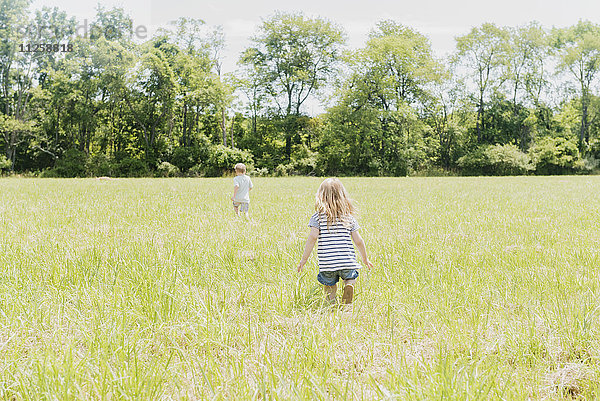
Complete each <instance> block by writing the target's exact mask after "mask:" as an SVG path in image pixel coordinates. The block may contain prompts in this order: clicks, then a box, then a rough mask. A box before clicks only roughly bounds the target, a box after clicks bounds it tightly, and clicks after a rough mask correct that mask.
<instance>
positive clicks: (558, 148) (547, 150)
mask: <svg viewBox="0 0 600 401" xmlns="http://www.w3.org/2000/svg"><path fill="white" fill-rule="evenodd" d="M529 154H530V156H531V159H532V160H533V162H534V163H535V172H536V173H537V174H572V173H574V172H576V169H577V166H578V162H579V160H580V154H579V149H578V148H577V143H576V142H575V141H574V140H568V139H565V138H560V137H559V138H551V137H546V138H543V139H541V140H540V141H538V142H537V143H536V144H535V145H534V146H533V147H532V148H531V149H530V150H529Z"/></svg>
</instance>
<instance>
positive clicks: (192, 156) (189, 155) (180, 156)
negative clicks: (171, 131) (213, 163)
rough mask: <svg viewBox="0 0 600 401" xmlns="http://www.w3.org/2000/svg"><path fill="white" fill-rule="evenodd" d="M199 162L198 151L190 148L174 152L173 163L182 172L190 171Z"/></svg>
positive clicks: (181, 148)
mask: <svg viewBox="0 0 600 401" xmlns="http://www.w3.org/2000/svg"><path fill="white" fill-rule="evenodd" d="M197 160H198V149H197V148H193V147H189V148H184V147H178V148H176V149H175V150H174V151H173V154H172V155H171V163H172V165H173V166H176V167H177V168H178V169H179V170H180V171H183V172H185V171H188V170H189V169H190V168H192V167H193V166H194V165H195V164H196V163H197Z"/></svg>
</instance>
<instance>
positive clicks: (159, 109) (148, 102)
mask: <svg viewBox="0 0 600 401" xmlns="http://www.w3.org/2000/svg"><path fill="white" fill-rule="evenodd" d="M175 93H176V82H175V79H174V76H173V70H172V69H171V66H170V65H169V63H168V61H167V59H166V56H165V54H164V53H163V52H162V51H161V50H160V49H157V48H155V47H153V46H152V47H150V48H148V49H147V50H146V52H145V53H143V54H142V57H141V60H140V61H139V62H138V63H137V64H136V65H135V66H134V68H133V69H132V71H131V76H130V82H129V90H128V91H126V95H125V96H126V97H125V99H126V102H127V105H128V106H129V108H130V110H131V113H132V115H133V117H134V119H135V121H136V123H137V124H138V126H139V127H140V129H141V130H142V135H143V140H144V150H145V154H146V160H147V161H149V162H154V161H155V158H156V157H157V149H156V141H157V139H158V137H159V133H160V132H163V131H167V130H169V129H171V127H172V126H171V125H170V122H171V117H172V115H171V113H172V111H173V103H174V100H175Z"/></svg>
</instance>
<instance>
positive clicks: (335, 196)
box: [315, 178, 354, 224]
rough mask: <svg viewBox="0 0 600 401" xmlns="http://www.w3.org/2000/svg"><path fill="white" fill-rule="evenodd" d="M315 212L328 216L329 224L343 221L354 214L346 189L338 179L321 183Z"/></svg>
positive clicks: (316, 198)
mask: <svg viewBox="0 0 600 401" xmlns="http://www.w3.org/2000/svg"><path fill="white" fill-rule="evenodd" d="M315 210H316V211H317V212H319V213H325V214H326V215H327V223H328V224H330V223H332V222H335V221H338V220H342V218H343V217H344V216H348V215H351V214H353V213H354V206H352V201H351V200H350V197H349V196H348V192H346V188H344V185H342V182H341V181H340V180H338V179H337V178H328V179H326V180H325V181H323V182H322V183H321V185H320V186H319V190H318V191H317V195H316V196H315Z"/></svg>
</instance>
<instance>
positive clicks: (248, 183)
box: [233, 174, 254, 203]
mask: <svg viewBox="0 0 600 401" xmlns="http://www.w3.org/2000/svg"><path fill="white" fill-rule="evenodd" d="M233 186H234V187H238V190H237V192H236V193H235V196H234V197H233V201H234V202H241V203H250V188H253V187H254V185H252V180H251V179H250V177H248V176H247V175H246V174H242V175H236V176H235V177H234V178H233Z"/></svg>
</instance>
